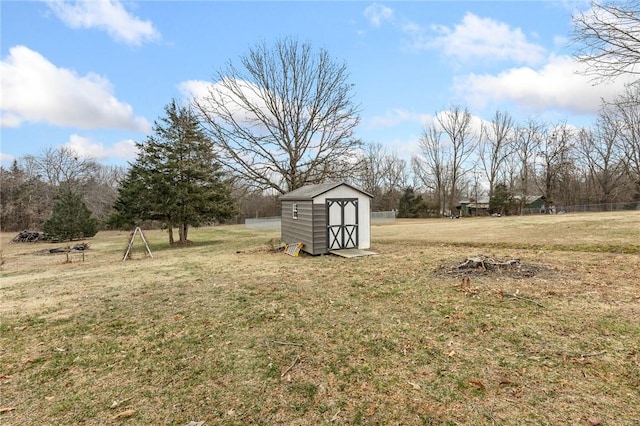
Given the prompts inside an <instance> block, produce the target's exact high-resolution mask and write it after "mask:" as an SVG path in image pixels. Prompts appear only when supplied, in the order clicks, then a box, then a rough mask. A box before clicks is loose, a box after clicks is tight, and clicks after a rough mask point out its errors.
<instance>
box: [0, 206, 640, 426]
mask: <svg viewBox="0 0 640 426" xmlns="http://www.w3.org/2000/svg"><path fill="white" fill-rule="evenodd" d="M639 230H640V215H638V214H637V213H627V214H622V213H620V214H591V215H565V216H540V217H526V218H485V219H463V220H434V221H400V222H398V223H397V224H395V225H385V226H374V227H373V228H372V234H373V243H372V249H373V250H375V251H376V252H378V253H379V255H378V256H373V257H364V258H356V259H342V258H337V257H333V256H319V257H311V256H302V257H299V258H293V257H290V256H286V255H284V254H282V253H273V252H270V251H269V250H268V248H269V245H268V242H269V240H270V239H271V238H273V237H277V235H276V234H273V233H268V232H256V231H248V230H245V229H243V228H242V227H235V226H232V227H217V228H203V229H198V230H193V232H192V239H193V240H194V244H193V245H191V246H189V247H184V248H179V249H169V248H168V247H167V246H166V242H165V240H166V234H164V233H161V232H155V231H154V232H151V231H149V232H146V233H145V235H146V236H147V237H148V238H149V240H150V241H151V248H152V250H153V254H154V259H149V258H145V256H144V253H143V250H142V248H141V247H140V246H139V245H138V246H137V248H136V251H135V253H134V259H133V260H130V261H126V262H122V260H121V259H122V254H123V251H124V248H125V246H126V244H127V239H128V234H127V233H117V232H100V233H99V234H98V235H97V236H96V238H94V239H92V240H91V241H90V244H91V249H90V250H89V252H88V253H87V254H86V257H85V261H84V262H82V261H81V258H80V256H79V255H76V256H75V257H73V256H72V258H71V260H72V263H64V261H65V258H64V256H36V255H34V254H33V253H34V252H35V251H37V250H40V249H42V248H43V247H44V248H46V247H49V246H50V245H45V244H35V245H31V244H7V242H8V241H9V239H10V238H11V237H12V236H13V235H8V234H3V235H2V236H1V238H2V240H1V242H2V250H3V252H4V257H5V261H6V262H5V265H4V269H3V270H2V271H0V278H1V281H0V297H1V304H0V320H1V322H0V410H5V412H4V413H2V414H0V423H2V424H3V425H5V424H6V425H25V424H56V425H57V424H60V425H67V424H111V423H116V422H120V423H127V424H141V425H143V424H144V425H147V424H167V425H169V424H170V425H185V424H187V423H188V422H189V421H205V422H206V423H205V425H212V424H249V423H255V424H329V423H336V424H487V425H488V424H504V425H512V424H523V425H524V424H531V425H538V424H549V425H551V424H553V425H556V424H577V425H580V424H584V425H589V424H602V425H605V424H616V425H638V424H639V423H638V419H639V418H640V284H639V282H640V262H639V259H638V253H639V252H640V246H639V245H638V237H639V232H640V231H639ZM480 253H482V254H486V255H490V256H494V257H497V258H519V259H521V260H522V261H523V262H525V263H526V264H527V265H533V266H535V267H536V268H535V271H536V274H535V275H534V276H531V277H518V276H516V275H512V274H509V273H484V274H473V275H471V276H470V280H469V282H467V281H464V282H463V280H461V278H460V276H458V275H457V274H448V273H447V271H448V269H449V268H450V267H451V266H453V265H456V264H458V263H460V262H461V261H462V260H464V259H465V258H466V257H468V256H472V255H476V254H480ZM514 294H517V295H518V296H519V297H520V298H514V297H507V295H514ZM532 302H535V303H532ZM112 407H113V408H112ZM118 414H123V416H122V418H121V419H119V420H114V418H115V417H116V416H118Z"/></svg>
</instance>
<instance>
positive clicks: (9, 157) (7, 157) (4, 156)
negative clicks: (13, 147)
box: [0, 152, 16, 163]
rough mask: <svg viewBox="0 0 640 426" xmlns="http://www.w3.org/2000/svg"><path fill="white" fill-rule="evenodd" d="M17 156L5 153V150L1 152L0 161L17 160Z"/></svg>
mask: <svg viewBox="0 0 640 426" xmlns="http://www.w3.org/2000/svg"><path fill="white" fill-rule="evenodd" d="M15 158H16V157H14V156H13V155H10V154H5V153H4V152H0V163H10V162H12V161H13V160H15Z"/></svg>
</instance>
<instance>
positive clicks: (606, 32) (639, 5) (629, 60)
mask: <svg viewBox="0 0 640 426" xmlns="http://www.w3.org/2000/svg"><path fill="white" fill-rule="evenodd" d="M573 25H574V30H573V42H574V43H575V44H576V45H577V46H578V47H577V50H576V53H575V56H576V58H577V59H578V61H580V62H581V63H583V64H585V65H587V71H586V74H587V75H593V76H594V78H595V80H608V79H612V78H615V77H618V76H621V75H625V74H633V75H637V76H639V77H640V1H638V0H629V1H626V2H606V3H596V2H594V3H592V6H591V9H590V10H589V11H587V12H581V13H579V14H577V15H575V16H574V17H573Z"/></svg>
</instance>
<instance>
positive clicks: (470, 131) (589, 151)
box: [0, 0, 640, 243]
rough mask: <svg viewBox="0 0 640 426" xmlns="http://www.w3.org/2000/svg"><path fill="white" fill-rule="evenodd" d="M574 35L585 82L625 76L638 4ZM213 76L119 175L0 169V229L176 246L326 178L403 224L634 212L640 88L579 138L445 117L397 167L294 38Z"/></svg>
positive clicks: (342, 77)
mask: <svg viewBox="0 0 640 426" xmlns="http://www.w3.org/2000/svg"><path fill="white" fill-rule="evenodd" d="M574 24H575V32H574V41H575V42H576V43H579V45H580V46H582V48H581V49H578V51H577V52H578V53H577V59H578V60H579V61H581V62H584V63H586V64H587V65H588V66H589V67H588V70H589V72H591V73H593V74H595V75H596V76H597V78H599V79H606V78H614V77H616V76H619V75H621V74H628V75H637V73H638V68H637V64H638V60H639V59H640V43H638V41H637V40H638V39H639V37H638V36H639V34H638V32H639V31H640V30H638V28H640V17H639V11H638V2H637V1H635V0H634V1H629V2H626V3H620V4H618V3H603V4H594V5H593V7H592V9H591V11H590V12H589V13H583V14H578V15H576V16H575V17H574ZM636 24H638V25H636ZM603 29H607V31H606V32H605V31H603ZM612 29H617V30H619V31H617V32H616V31H614V30H612ZM214 80H215V83H212V84H210V85H209V86H208V88H207V90H206V93H204V94H203V93H200V94H195V95H194V97H193V99H191V100H190V101H189V102H188V104H185V105H178V103H177V102H176V101H175V100H172V101H171V102H170V103H169V104H168V105H167V106H166V107H165V114H164V116H162V117H160V118H159V119H158V120H157V121H156V122H155V125H154V128H153V133H152V134H151V135H149V136H148V137H147V138H146V139H145V140H144V141H141V142H138V143H137V147H138V156H137V158H136V160H135V161H134V162H132V163H131V164H129V167H113V166H104V165H101V164H99V163H97V162H96V161H95V160H92V159H86V158H81V157H79V156H78V155H77V154H76V153H74V152H73V151H72V150H71V149H69V148H66V147H61V148H49V149H46V150H45V151H43V152H42V153H40V154H37V155H27V156H24V157H22V158H20V159H17V160H16V161H14V162H13V164H12V165H11V166H10V167H8V168H4V167H2V168H0V199H1V202H2V209H1V213H0V227H1V229H2V230H3V231H19V230H25V229H38V228H41V227H42V226H43V225H44V223H45V222H46V221H47V220H51V219H52V217H53V215H54V213H55V212H54V210H56V209H58V210H61V211H62V210H63V206H65V207H64V211H66V212H73V211H74V209H75V211H78V212H81V211H85V207H86V209H87V211H90V212H92V214H93V219H95V221H96V222H95V223H97V224H98V226H100V227H108V226H111V227H130V226H133V225H134V224H140V223H148V224H154V225H157V226H161V227H164V228H166V229H167V230H168V234H169V240H170V241H171V242H174V237H173V229H174V228H177V229H178V241H179V242H181V243H184V242H186V241H187V237H188V229H189V227H190V226H198V225H201V224H204V223H211V222H222V221H234V220H235V221H238V220H241V219H242V218H243V217H256V216H272V215H277V214H278V213H279V209H278V197H279V196H280V195H282V194H284V193H286V192H289V191H292V190H294V189H297V188H299V187H301V186H303V185H307V184H314V183H322V182H326V181H329V180H334V181H335V180H345V181H348V182H350V183H352V184H354V185H357V186H359V187H361V188H362V189H363V190H365V191H367V192H369V193H370V194H372V195H373V196H374V199H373V202H372V208H373V209H374V210H395V209H397V210H399V211H400V212H401V214H403V215H407V216H440V215H443V214H451V213H453V212H454V211H455V209H456V208H457V205H458V203H459V201H460V200H461V199H462V198H468V199H475V200H476V201H477V200H478V198H479V197H480V196H486V197H488V198H489V200H490V205H491V209H492V210H493V211H497V212H501V213H508V212H509V211H511V210H512V209H513V207H514V204H517V203H518V202H519V203H520V206H519V207H520V209H521V208H522V207H523V204H524V203H525V202H526V200H527V197H528V196H530V195H539V196H542V197H543V198H544V200H545V203H546V204H547V205H546V207H547V208H548V207H549V206H551V205H575V204H593V203H612V202H623V203H631V204H633V203H636V205H637V203H638V202H640V112H639V111H640V83H639V82H636V83H634V84H630V85H628V86H627V87H626V90H625V91H624V92H623V93H620V94H618V97H617V98H616V99H615V100H613V101H610V102H603V103H602V105H601V109H600V112H599V114H598V118H597V120H596V122H595V124H594V125H593V126H591V127H589V128H576V127H573V126H571V125H570V124H569V123H566V122H554V123H548V122H542V121H539V120H536V119H529V120H527V121H526V122H523V123H517V122H515V120H514V118H513V117H511V116H510V114H509V113H508V112H506V111H496V112H495V114H494V115H493V116H492V117H491V118H490V119H489V120H479V119H477V118H474V117H473V116H472V114H471V112H470V111H469V109H468V108H466V107H465V106H462V105H451V106H449V107H448V108H446V109H445V110H443V111H440V112H438V113H436V114H435V118H434V120H433V121H431V122H430V123H428V124H426V125H425V126H424V127H423V129H422V132H421V136H420V139H419V152H418V153H416V154H415V155H414V156H412V157H411V158H410V159H404V158H401V157H400V156H399V155H398V153H397V152H396V151H394V150H393V149H392V148H390V147H387V146H385V145H383V144H381V143H379V142H376V141H369V142H365V141H362V140H360V139H359V138H357V137H356V135H355V128H356V126H357V125H358V123H359V122H360V115H359V114H360V111H359V106H358V105H357V104H355V102H354V99H355V96H354V93H353V87H354V86H353V85H352V84H350V82H349V74H348V68H347V65H346V63H344V62H341V61H337V60H335V59H333V58H332V57H331V56H330V55H329V54H328V52H327V51H326V50H324V49H313V48H312V47H311V45H310V44H308V43H301V42H299V41H298V40H296V39H294V38H284V39H280V40H278V41H277V42H276V43H275V44H274V45H272V46H268V45H266V44H265V43H261V44H258V45H256V46H255V47H254V48H252V49H250V50H249V52H248V53H247V54H246V55H244V56H241V57H240V59H239V61H238V62H237V63H235V64H234V63H232V62H229V64H228V65H227V66H226V67H225V68H223V69H221V70H220V71H219V72H218V73H217V74H216V75H215V76H214ZM64 200H66V201H64ZM63 201H64V202H63ZM56 205H57V206H58V207H57V208H56ZM74 206H75V207H74ZM516 210H517V209H516ZM514 211H515V210H514ZM67 216H69V214H68V213H66V214H65V215H61V216H60V215H58V217H57V218H56V219H57V220H58V219H60V217H67ZM71 216H73V214H71ZM55 223H59V222H55ZM91 223H93V222H91ZM58 226H60V225H58Z"/></svg>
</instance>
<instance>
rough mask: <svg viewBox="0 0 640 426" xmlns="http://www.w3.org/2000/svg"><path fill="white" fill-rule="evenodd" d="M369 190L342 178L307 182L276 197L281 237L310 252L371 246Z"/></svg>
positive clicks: (286, 241)
mask: <svg viewBox="0 0 640 426" xmlns="http://www.w3.org/2000/svg"><path fill="white" fill-rule="evenodd" d="M371 198H373V197H372V196H371V194H368V193H366V192H364V191H362V190H360V189H358V188H356V187H355V186H352V185H349V184H348V183H345V182H337V183H324V184H317V185H307V186H303V187H302V188H298V189H296V190H294V191H291V192H289V193H287V194H284V195H283V196H282V197H280V200H281V202H282V219H281V240H282V241H283V242H284V243H286V244H295V243H302V244H303V246H302V251H304V252H307V253H309V254H312V255H318V254H326V253H329V252H330V251H333V250H342V249H349V248H357V249H363V250H364V249H368V248H370V246H371Z"/></svg>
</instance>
